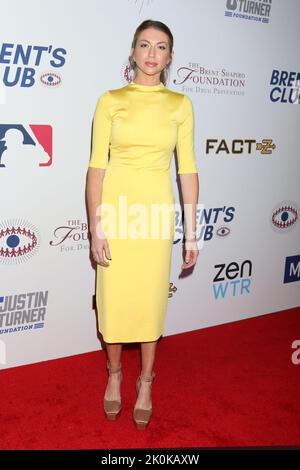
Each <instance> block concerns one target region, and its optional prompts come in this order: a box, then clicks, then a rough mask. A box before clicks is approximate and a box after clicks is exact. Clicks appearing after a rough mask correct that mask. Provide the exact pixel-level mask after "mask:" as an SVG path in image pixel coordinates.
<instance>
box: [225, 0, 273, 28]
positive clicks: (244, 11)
mask: <svg viewBox="0 0 300 470" xmlns="http://www.w3.org/2000/svg"><path fill="white" fill-rule="evenodd" d="M271 6H272V0H256V1H255V0H251V1H250V0H226V6H225V8H226V9H225V13H224V14H225V16H227V17H230V18H234V19H240V20H250V21H257V22H260V23H269V21H270V14H271Z"/></svg>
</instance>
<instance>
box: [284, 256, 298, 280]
mask: <svg viewBox="0 0 300 470" xmlns="http://www.w3.org/2000/svg"><path fill="white" fill-rule="evenodd" d="M295 281H300V255H296V256H287V257H286V259H285V268H284V280H283V283H284V284H286V283H287V282H295Z"/></svg>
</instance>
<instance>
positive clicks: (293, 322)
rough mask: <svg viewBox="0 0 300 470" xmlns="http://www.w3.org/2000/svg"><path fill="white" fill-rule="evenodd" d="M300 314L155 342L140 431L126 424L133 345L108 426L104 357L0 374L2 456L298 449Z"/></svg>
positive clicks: (135, 370) (131, 399)
mask: <svg viewBox="0 0 300 470" xmlns="http://www.w3.org/2000/svg"><path fill="white" fill-rule="evenodd" d="M296 339H298V340H299V339H300V308H298V309H291V310H288V311H285V312H278V313H273V314H268V315H263V316H260V317H255V318H251V319H247V320H241V321H237V322H234V323H229V324H224V325H220V326H216V327H211V328H205V329H202V330H197V331H193V332H190V333H184V334H180V335H174V336H171V337H166V338H162V340H161V341H160V343H159V345H158V348H157V356H156V362H155V367H154V371H155V372H156V378H155V380H154V382H153V394H152V400H153V416H152V421H151V423H150V424H149V427H148V428H147V429H146V430H137V429H135V427H134V423H133V421H132V417H131V414H132V408H133V406H134V403H135V398H136V395H135V380H136V378H137V376H138V374H139V364H140V353H139V345H138V344H135V345H126V346H124V349H123V356H122V364H123V374H124V375H123V383H122V397H123V401H124V405H123V410H122V414H121V416H120V418H119V419H118V420H117V421H115V422H109V421H107V420H106V418H105V415H104V412H103V409H102V400H103V394H104V390H105V387H106V382H107V372H106V370H105V362H106V354H105V351H103V350H102V351H97V352H93V353H88V354H81V355H77V356H73V357H68V358H64V359H58V360H52V361H46V362H42V363H38V364H33V365H29V366H22V367H15V368H12V369H7V370H4V371H1V374H0V376H1V377H0V384H1V425H0V432H1V449H92V448H94V449H104V448H108V449H114V448H162V447H166V448H174V447H177V448H182V447H184V448H186V447H202V446H203V447H212V446H213V447H215V446H220V447H226V446H284V445H299V444H300V400H299V390H300V364H299V365H295V364H293V363H292V361H291V355H292V353H293V351H294V350H293V349H292V348H291V344H292V342H293V341H294V340H296Z"/></svg>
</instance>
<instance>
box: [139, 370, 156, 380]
mask: <svg viewBox="0 0 300 470" xmlns="http://www.w3.org/2000/svg"><path fill="white" fill-rule="evenodd" d="M155 375H156V374H155V372H152V373H151V375H145V376H143V375H142V374H141V375H140V377H139V378H140V380H142V381H145V382H151V381H152V380H153V379H154V377H155Z"/></svg>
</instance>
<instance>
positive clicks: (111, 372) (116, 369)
mask: <svg viewBox="0 0 300 470" xmlns="http://www.w3.org/2000/svg"><path fill="white" fill-rule="evenodd" d="M106 367H107V368H108V370H109V373H110V374H115V373H117V372H119V371H120V370H121V368H122V364H121V363H120V365H119V367H111V365H110V363H109V360H108V359H107V361H106Z"/></svg>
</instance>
